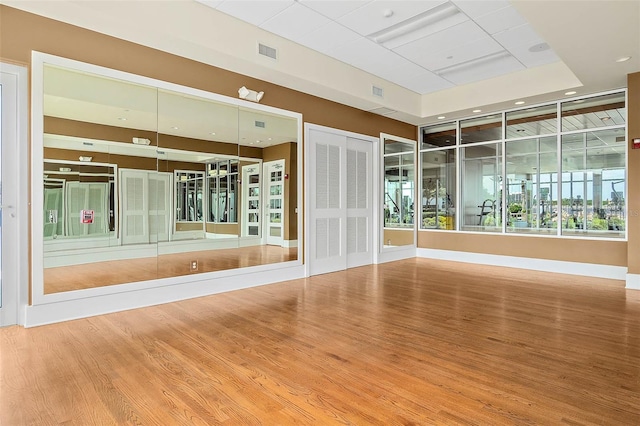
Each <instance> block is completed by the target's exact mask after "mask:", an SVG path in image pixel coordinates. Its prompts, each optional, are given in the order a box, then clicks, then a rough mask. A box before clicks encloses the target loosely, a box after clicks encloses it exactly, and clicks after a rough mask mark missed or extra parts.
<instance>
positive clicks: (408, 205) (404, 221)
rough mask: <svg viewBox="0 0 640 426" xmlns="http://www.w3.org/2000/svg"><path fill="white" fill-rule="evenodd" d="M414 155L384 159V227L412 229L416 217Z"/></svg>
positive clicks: (392, 156) (393, 156)
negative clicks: (414, 216)
mask: <svg viewBox="0 0 640 426" xmlns="http://www.w3.org/2000/svg"><path fill="white" fill-rule="evenodd" d="M413 155H414V154H413V153H407V154H400V155H391V156H385V158H384V226H385V227H386V228H412V227H413V215H414V194H415V188H414V183H413V182H414V165H413Z"/></svg>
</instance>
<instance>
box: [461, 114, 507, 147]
mask: <svg viewBox="0 0 640 426" xmlns="http://www.w3.org/2000/svg"><path fill="white" fill-rule="evenodd" d="M501 139H502V115H501V114H494V115H489V116H487V117H480V118H472V119H470V120H462V121H461V122H460V143H464V144H467V143H475V142H489V141H498V140H501Z"/></svg>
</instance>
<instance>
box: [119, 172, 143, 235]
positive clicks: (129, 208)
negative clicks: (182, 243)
mask: <svg viewBox="0 0 640 426" xmlns="http://www.w3.org/2000/svg"><path fill="white" fill-rule="evenodd" d="M120 173H121V174H120V182H121V185H120V190H121V193H120V200H121V201H122V215H121V217H122V244H148V243H149V241H150V239H149V197H148V194H147V193H148V191H149V188H148V186H149V178H148V174H149V173H148V172H146V171H138V170H121V171H120Z"/></svg>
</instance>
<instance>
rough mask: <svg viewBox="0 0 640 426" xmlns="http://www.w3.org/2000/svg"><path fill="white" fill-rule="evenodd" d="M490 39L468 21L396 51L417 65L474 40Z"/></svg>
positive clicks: (474, 24)
mask: <svg viewBox="0 0 640 426" xmlns="http://www.w3.org/2000/svg"><path fill="white" fill-rule="evenodd" d="M483 38H485V39H486V38H489V36H488V35H487V33H486V32H484V30H482V28H480V27H479V26H478V25H477V24H476V23H475V22H473V21H466V22H463V23H462V24H458V25H455V26H453V27H451V28H447V29H446V30H443V31H440V32H438V33H436V34H432V35H430V36H428V37H424V38H421V39H420V40H416V41H414V42H412V43H407V44H405V45H403V46H400V47H398V48H397V49H394V51H395V52H396V53H398V54H400V55H401V56H404V57H407V58H412V60H414V61H415V62H417V63H422V61H423V60H428V58H429V57H431V56H433V55H435V54H437V53H440V52H447V51H451V50H453V49H456V48H458V47H460V46H464V45H465V44H468V43H469V42H471V41H473V40H480V39H483Z"/></svg>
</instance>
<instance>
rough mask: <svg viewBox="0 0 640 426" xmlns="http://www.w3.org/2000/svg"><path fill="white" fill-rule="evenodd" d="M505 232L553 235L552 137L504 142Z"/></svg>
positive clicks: (554, 154)
mask: <svg viewBox="0 0 640 426" xmlns="http://www.w3.org/2000/svg"><path fill="white" fill-rule="evenodd" d="M505 150H506V152H505V157H506V163H507V164H506V172H507V178H506V182H507V186H506V190H507V194H506V201H507V211H506V221H507V232H515V233H538V234H556V233H557V227H558V217H557V212H558V194H557V189H556V188H557V182H558V154H557V141H556V136H547V137H543V138H533V139H525V140H519V141H513V142H507V143H506V148H505Z"/></svg>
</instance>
